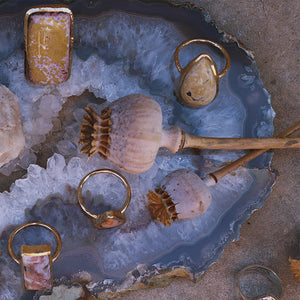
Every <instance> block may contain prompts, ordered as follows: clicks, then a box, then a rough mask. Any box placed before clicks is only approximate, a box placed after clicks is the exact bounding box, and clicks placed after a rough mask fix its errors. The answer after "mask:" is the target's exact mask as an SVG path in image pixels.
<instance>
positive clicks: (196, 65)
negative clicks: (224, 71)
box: [180, 55, 218, 105]
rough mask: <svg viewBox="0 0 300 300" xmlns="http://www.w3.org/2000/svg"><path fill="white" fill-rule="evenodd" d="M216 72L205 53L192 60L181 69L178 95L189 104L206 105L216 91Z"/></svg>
mask: <svg viewBox="0 0 300 300" xmlns="http://www.w3.org/2000/svg"><path fill="white" fill-rule="evenodd" d="M217 76H218V74H217V68H216V66H215V63H214V61H212V59H210V58H209V57H208V56H207V55H201V56H200V59H199V58H198V59H196V60H194V61H192V62H191V63H190V64H189V65H188V66H187V67H186V68H185V69H184V71H183V75H182V79H181V84H180V95H181V97H182V99H183V100H184V101H185V102H187V103H188V104H190V105H206V104H208V103H210V102H211V101H213V100H214V99H215V97H216V95H217V93H218V77H217Z"/></svg>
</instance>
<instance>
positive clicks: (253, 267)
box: [234, 264, 284, 300]
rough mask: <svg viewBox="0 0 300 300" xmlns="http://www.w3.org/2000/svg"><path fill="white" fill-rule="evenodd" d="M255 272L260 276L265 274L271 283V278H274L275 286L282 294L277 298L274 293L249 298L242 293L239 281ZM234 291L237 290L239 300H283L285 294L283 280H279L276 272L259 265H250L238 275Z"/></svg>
mask: <svg viewBox="0 0 300 300" xmlns="http://www.w3.org/2000/svg"><path fill="white" fill-rule="evenodd" d="M253 271H254V272H257V273H258V274H262V272H264V273H265V274H264V276H265V277H266V279H268V280H269V281H270V278H273V281H274V284H275V285H276V287H277V289H279V290H280V294H279V295H276V296H275V295H273V294H272V292H269V293H267V294H265V295H257V296H254V297H255V298H248V297H247V296H246V295H245V294H244V292H243V291H242V289H241V287H240V285H239V283H238V280H239V279H240V278H241V277H242V276H243V275H245V274H246V273H247V272H253ZM275 281H277V282H275ZM234 289H235V293H236V296H237V297H238V298H237V299H243V300H250V299H263V298H264V297H269V298H270V299H274V300H280V299H282V296H283V292H284V287H283V283H282V281H281V279H280V278H279V276H278V275H277V274H276V273H275V271H273V270H272V269H270V268H268V267H266V266H263V265H258V264H254V265H249V266H247V267H245V268H243V269H242V270H241V271H239V273H238V274H237V275H236V277H235V279H234Z"/></svg>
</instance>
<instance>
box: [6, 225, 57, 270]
mask: <svg viewBox="0 0 300 300" xmlns="http://www.w3.org/2000/svg"><path fill="white" fill-rule="evenodd" d="M31 226H41V227H44V228H46V229H48V230H50V231H51V232H52V233H54V235H55V237H56V239H57V248H56V252H55V253H54V255H53V256H52V262H54V261H55V260H56V259H57V257H58V255H59V253H60V251H61V246H62V243H61V237H60V235H59V233H58V231H57V230H56V229H55V228H54V227H52V226H50V225H48V224H46V223H42V222H30V223H25V224H23V225H21V226H19V227H17V228H16V229H15V230H14V231H13V232H12V233H11V235H10V237H9V240H8V252H9V254H10V256H11V257H12V258H13V260H14V261H15V262H16V263H17V264H20V263H21V260H20V259H19V258H18V257H17V256H16V255H15V253H14V251H13V249H12V241H13V239H14V237H15V236H16V234H17V233H18V232H19V231H21V230H22V229H24V228H27V227H31Z"/></svg>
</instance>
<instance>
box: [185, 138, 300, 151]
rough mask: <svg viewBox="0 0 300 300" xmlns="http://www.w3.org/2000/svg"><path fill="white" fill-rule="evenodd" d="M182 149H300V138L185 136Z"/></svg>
mask: <svg viewBox="0 0 300 300" xmlns="http://www.w3.org/2000/svg"><path fill="white" fill-rule="evenodd" d="M182 148H198V149H216V150H221V149H223V150H247V149H265V150H267V149H278V148H300V138H298V137H297V138H283V137H281V138H279V137H278V138H272V137H271V138H208V137H199V136H193V135H189V134H185V142H184V145H183V147H182Z"/></svg>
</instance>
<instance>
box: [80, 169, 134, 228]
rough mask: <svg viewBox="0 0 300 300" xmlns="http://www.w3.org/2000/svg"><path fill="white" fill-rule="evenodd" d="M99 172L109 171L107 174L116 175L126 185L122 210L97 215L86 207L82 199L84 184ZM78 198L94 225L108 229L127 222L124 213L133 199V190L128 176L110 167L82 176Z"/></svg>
mask: <svg viewBox="0 0 300 300" xmlns="http://www.w3.org/2000/svg"><path fill="white" fill-rule="evenodd" d="M99 173H107V174H111V175H114V176H115V177H117V178H118V179H120V180H121V182H122V183H123V185H124V186H125V188H126V193H127V195H126V200H125V203H124V205H123V206H122V208H121V209H120V210H110V211H106V212H104V213H101V214H99V215H96V214H93V213H92V212H90V211H89V210H88V209H87V208H86V207H85V205H84V203H83V200H82V189H83V185H84V184H85V182H86V181H87V180H88V179H89V178H90V177H92V176H94V175H96V174H99ZM77 199H78V203H79V205H80V207H81V209H82V210H83V212H84V213H85V214H86V215H87V216H89V217H90V218H92V219H93V220H94V226H95V227H96V228H97V229H107V228H113V227H116V226H119V225H122V224H124V223H125V222H126V218H125V216H124V213H125V211H126V209H127V207H128V205H129V203H130V200H131V190H130V186H129V184H128V182H127V180H126V178H125V177H124V176H122V175H121V174H119V173H118V172H116V171H113V170H110V169H98V170H94V171H92V172H90V173H88V174H87V175H85V176H84V177H83V178H82V180H81V181H80V183H79V186H78V189H77Z"/></svg>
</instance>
